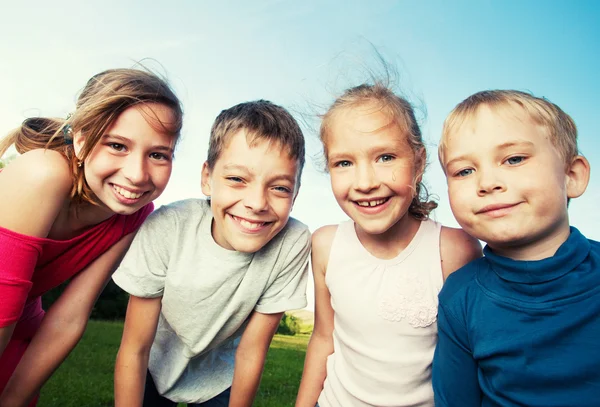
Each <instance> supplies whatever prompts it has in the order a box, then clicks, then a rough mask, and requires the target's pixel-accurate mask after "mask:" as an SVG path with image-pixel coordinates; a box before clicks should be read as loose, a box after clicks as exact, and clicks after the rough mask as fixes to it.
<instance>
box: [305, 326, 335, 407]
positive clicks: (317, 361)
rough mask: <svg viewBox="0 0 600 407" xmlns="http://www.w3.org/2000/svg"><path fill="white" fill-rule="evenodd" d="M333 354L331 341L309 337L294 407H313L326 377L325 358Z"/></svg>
mask: <svg viewBox="0 0 600 407" xmlns="http://www.w3.org/2000/svg"><path fill="white" fill-rule="evenodd" d="M332 353H333V344H332V343H331V340H328V339H326V338H321V337H317V336H314V335H313V337H311V339H310V342H309V343H308V348H307V351H306V359H305V360H304V370H303V372H302V380H301V381H300V389H299V390H298V397H297V399H296V407H314V406H315V404H316V403H317V400H318V399H319V395H320V394H321V391H322V390H323V383H324V382H325V378H326V377H327V357H328V356H329V355H331V354H332Z"/></svg>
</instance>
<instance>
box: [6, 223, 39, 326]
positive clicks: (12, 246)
mask: <svg viewBox="0 0 600 407" xmlns="http://www.w3.org/2000/svg"><path fill="white" fill-rule="evenodd" d="M41 252H42V247H41V243H40V242H38V241H37V240H36V238H34V237H30V236H25V235H21V234H19V233H16V232H13V231H10V230H8V229H4V228H1V227H0V298H1V300H0V327H5V326H8V325H11V324H12V323H14V322H17V321H18V320H19V317H20V316H21V313H22V312H23V307H24V306H25V301H26V300H27V294H28V293H29V290H31V287H32V285H33V283H32V282H31V279H32V277H33V272H34V270H35V266H36V263H37V261H38V257H39V255H40V254H41Z"/></svg>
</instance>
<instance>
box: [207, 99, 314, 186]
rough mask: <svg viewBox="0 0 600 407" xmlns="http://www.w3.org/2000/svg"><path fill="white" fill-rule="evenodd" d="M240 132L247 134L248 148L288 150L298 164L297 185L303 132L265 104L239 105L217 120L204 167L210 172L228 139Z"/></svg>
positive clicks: (278, 108)
mask: <svg viewBox="0 0 600 407" xmlns="http://www.w3.org/2000/svg"><path fill="white" fill-rule="evenodd" d="M240 130H245V131H246V141H247V142H248V145H249V146H253V145H256V144H257V143H259V142H261V141H267V142H269V143H276V144H279V146H281V147H282V148H284V149H285V150H287V153H288V154H289V156H290V158H292V159H294V160H297V161H298V174H297V181H298V185H300V177H301V175H302V169H303V168H304V160H305V158H304V155H305V146H304V136H303V134H302V130H301V129H300V126H299V125H298V122H296V120H295V119H294V118H293V117H292V115H291V114H290V113H289V112H288V111H287V110H285V109H284V108H283V107H281V106H278V105H275V104H273V103H271V102H269V101H267V100H256V101H252V102H244V103H240V104H238V105H235V106H233V107H230V108H229V109H226V110H223V111H222V112H221V113H220V114H219V115H218V116H217V118H216V119H215V122H214V123H213V126H212V129H211V131H210V141H209V143H208V158H207V163H208V167H209V168H210V169H213V168H214V167H215V163H216V162H217V160H218V159H219V157H220V156H221V153H222V152H223V149H225V148H227V145H228V143H229V141H230V140H231V137H232V136H234V135H235V134H236V133H237V132H239V131H240Z"/></svg>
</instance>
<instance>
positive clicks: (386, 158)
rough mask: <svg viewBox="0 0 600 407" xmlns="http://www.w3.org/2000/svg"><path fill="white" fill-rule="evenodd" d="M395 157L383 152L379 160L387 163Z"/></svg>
mask: <svg viewBox="0 0 600 407" xmlns="http://www.w3.org/2000/svg"><path fill="white" fill-rule="evenodd" d="M394 158H396V157H394V156H393V155H391V154H383V155H382V156H381V157H379V158H378V159H377V162H378V163H386V162H390V161H392V160H393V159H394Z"/></svg>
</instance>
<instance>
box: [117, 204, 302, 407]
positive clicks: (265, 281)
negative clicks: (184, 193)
mask: <svg viewBox="0 0 600 407" xmlns="http://www.w3.org/2000/svg"><path fill="white" fill-rule="evenodd" d="M212 219H213V217H212V212H211V210H210V205H209V204H208V202H207V201H206V200H204V199H188V200H185V201H180V202H176V203H173V204H171V205H167V206H162V207H161V208H160V209H158V210H156V211H155V212H154V213H152V214H151V215H150V216H149V217H148V219H147V220H146V221H145V222H144V224H143V225H142V227H141V228H140V230H139V231H138V232H137V235H136V237H135V239H134V241H133V243H132V245H131V248H130V249H129V252H128V253H127V255H126V256H125V258H124V259H123V262H122V263H121V266H120V267H119V269H118V270H117V272H116V273H115V274H114V275H113V279H114V281H115V282H116V283H117V284H118V285H119V286H120V287H121V288H123V289H124V290H125V291H127V292H128V293H130V294H132V295H135V296H137V297H160V296H162V310H161V313H160V317H159V321H158V328H157V332H156V338H155V339H154V343H153V345H152V349H151V351H150V360H149V365H148V369H149V370H150V373H151V374H152V378H153V379H154V382H155V383H156V388H157V389H158V392H159V393H160V394H162V395H163V396H165V397H166V398H168V399H170V400H173V401H177V402H186V403H202V402H204V401H207V400H209V399H211V398H213V397H214V396H216V395H218V394H219V393H221V392H223V391H224V390H225V389H227V388H228V387H229V386H231V383H232V381H233V363H234V356H235V351H236V349H237V345H238V344H239V341H240V337H241V335H242V333H243V331H244V329H245V327H246V325H247V324H246V320H247V318H248V316H249V315H250V314H251V313H252V311H258V312H261V313H264V314H271V313H278V312H283V311H286V310H290V309H297V308H304V307H305V306H306V281H307V280H306V279H307V267H308V256H309V252H310V233H309V231H308V228H307V227H306V226H305V225H303V224H302V223H300V222H298V221H297V220H295V219H291V218H290V220H289V221H288V223H287V225H286V226H285V227H284V228H283V229H282V230H281V232H279V233H278V234H277V236H275V237H274V238H273V239H272V240H271V241H270V242H269V243H268V244H267V245H266V246H265V247H263V248H262V249H261V250H260V251H258V252H256V253H240V252H236V251H230V250H226V249H224V248H222V247H221V246H219V245H217V243H215V241H214V240H213V238H212V234H211V224H212Z"/></svg>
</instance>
